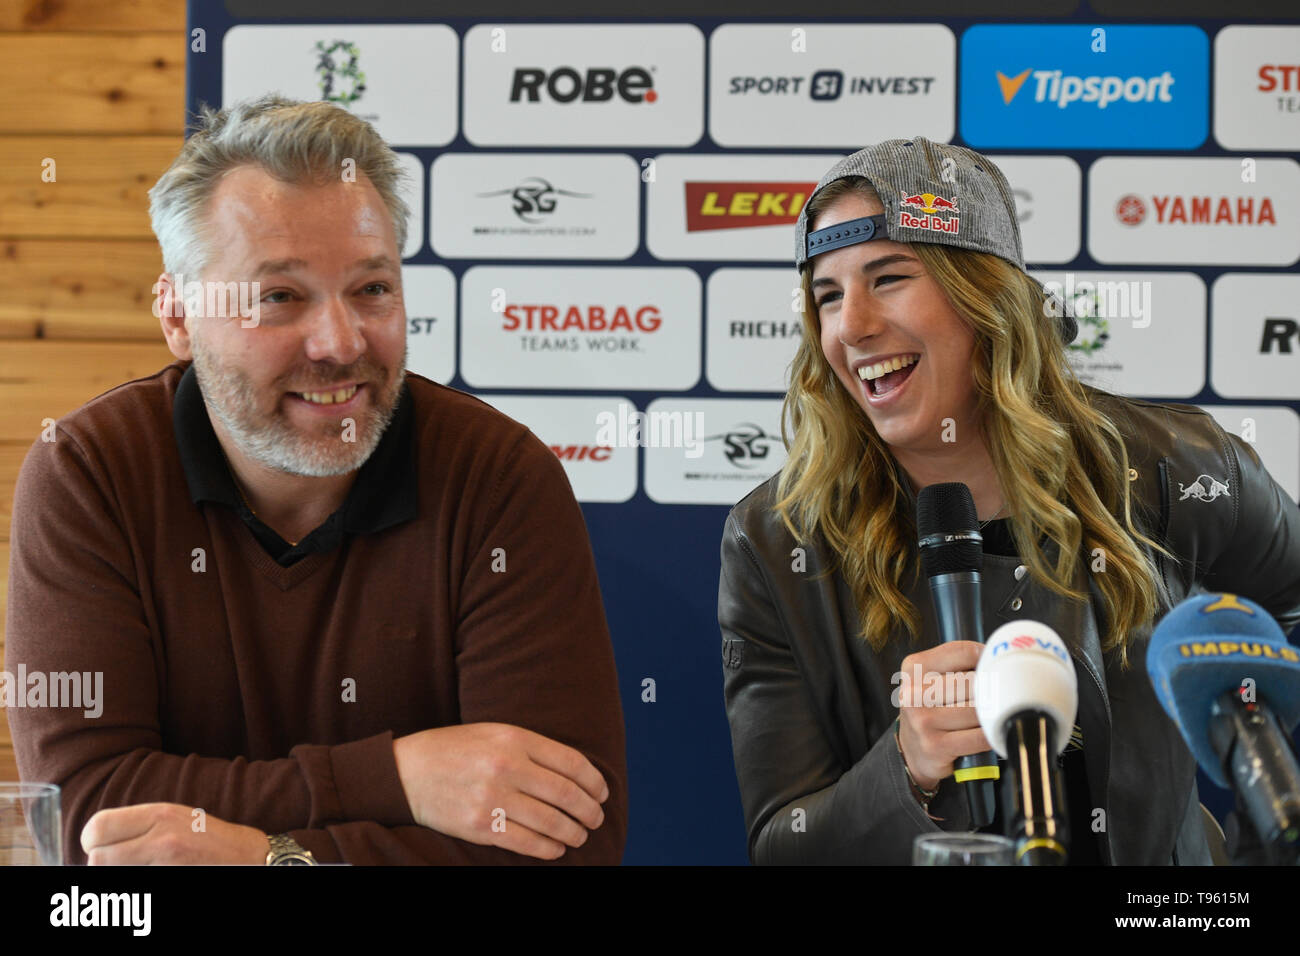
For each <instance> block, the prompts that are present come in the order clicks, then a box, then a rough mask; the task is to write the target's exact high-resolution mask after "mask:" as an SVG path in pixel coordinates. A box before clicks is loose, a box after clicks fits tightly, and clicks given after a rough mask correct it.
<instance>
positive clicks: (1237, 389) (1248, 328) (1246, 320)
mask: <svg viewBox="0 0 1300 956" xmlns="http://www.w3.org/2000/svg"><path fill="white" fill-rule="evenodd" d="M1210 315H1211V316H1212V321H1213V335H1211V339H1212V341H1213V343H1214V344H1213V347H1212V348H1213V351H1212V352H1211V356H1210V359H1211V361H1210V382H1211V384H1213V386H1214V390H1215V391H1216V392H1218V393H1219V394H1220V395H1222V396H1223V397H1225V398H1287V399H1291V400H1293V401H1300V276H1294V275H1258V274H1252V273H1240V272H1230V273H1226V274H1225V275H1221V276H1219V278H1218V279H1216V280H1215V282H1214V285H1213V287H1212V288H1211V290H1210Z"/></svg>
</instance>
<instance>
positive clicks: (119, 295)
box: [0, 238, 162, 342]
mask: <svg viewBox="0 0 1300 956" xmlns="http://www.w3.org/2000/svg"><path fill="white" fill-rule="evenodd" d="M161 271H162V253H161V252H159V250H158V244H157V243H156V242H155V241H154V240H153V239H152V238H150V239H147V240H146V239H128V240H111V239H108V240H103V239H84V240H83V239H14V240H10V241H8V242H0V289H18V288H23V289H25V290H26V294H25V295H23V296H17V297H13V298H10V297H8V296H0V338H32V337H33V336H35V335H38V334H39V335H41V336H43V337H44V338H49V339H55V338H80V339H135V340H140V341H145V342H158V341H161V337H162V332H161V331H160V329H159V326H158V320H157V319H156V318H155V317H154V314H153V299H154V295H153V284H154V282H155V281H157V278H158V274H159V273H160V272H161Z"/></svg>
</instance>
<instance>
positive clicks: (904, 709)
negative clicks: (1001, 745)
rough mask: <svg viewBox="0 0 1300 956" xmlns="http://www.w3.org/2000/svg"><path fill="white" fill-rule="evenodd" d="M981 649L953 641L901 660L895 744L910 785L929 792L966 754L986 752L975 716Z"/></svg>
mask: <svg viewBox="0 0 1300 956" xmlns="http://www.w3.org/2000/svg"><path fill="white" fill-rule="evenodd" d="M983 650H984V645H983V644H980V643H978V642H976V641H953V642H951V643H949V644H940V645H938V646H937V647H932V648H930V649H929V650H925V651H919V652H917V653H915V654H909V655H907V657H905V658H903V664H902V668H903V670H902V675H901V682H900V684H899V693H898V701H899V732H898V741H899V745H900V746H901V747H902V750H903V760H905V761H906V762H907V768H908V770H910V771H911V772H912V779H913V780H915V781H916V783H917V785H918V786H920V787H923V788H924V789H926V790H933V789H934V788H935V787H937V786H939V781H941V780H943V778H944V777H947V776H948V775H949V774H951V773H952V771H953V761H955V760H956V759H957V758H958V757H963V756H965V755H966V754H978V753H983V752H984V751H986V750H992V749H993V748H992V747H991V746H990V745H989V740H988V737H986V736H985V735H984V731H983V730H981V729H980V722H979V718H978V717H976V716H975V706H974V703H973V701H974V690H975V665H976V663H977V662H978V661H979V657H980V654H981V653H982V652H983Z"/></svg>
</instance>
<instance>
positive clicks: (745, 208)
mask: <svg viewBox="0 0 1300 956" xmlns="http://www.w3.org/2000/svg"><path fill="white" fill-rule="evenodd" d="M842 158H843V157H842V155H839V154H829V153H828V154H817V155H812V156H747V155H732V156H716V155H714V156H702V155H694V154H683V153H666V154H661V155H659V156H656V157H654V159H653V164H654V165H653V167H652V168H653V171H654V179H653V180H651V181H649V182H647V183H646V245H647V247H648V248H649V249H650V252H651V253H652V254H653V255H654V256H656V257H657V258H659V259H689V260H699V259H706V260H707V259H720V260H728V259H736V260H759V261H779V262H789V263H791V264H793V263H794V223H795V221H796V220H797V219H798V216H799V210H800V209H802V208H803V205H804V203H805V202H807V200H808V195H809V194H810V193H811V192H812V190H813V187H815V186H816V185H817V182H818V180H820V179H821V177H822V174H823V173H825V172H826V171H827V170H828V169H830V168H831V167H832V166H833V165H835V163H836V162H837V161H838V160H840V159H842Z"/></svg>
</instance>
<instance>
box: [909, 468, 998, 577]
mask: <svg viewBox="0 0 1300 956" xmlns="http://www.w3.org/2000/svg"><path fill="white" fill-rule="evenodd" d="M916 530H917V533H918V535H919V537H920V540H921V541H925V540H926V539H927V538H929V537H931V536H933V535H943V534H969V533H971V532H974V533H975V534H978V533H979V518H978V515H977V513H976V511H975V499H974V498H972V497H971V493H970V489H969V488H967V487H966V485H965V484H963V483H962V482H960V481H948V482H944V483H942V484H938V485H926V486H925V487H924V488H922V489H921V492H920V494H918V495H917V496H916ZM983 566H984V550H983V548H982V547H981V545H980V542H979V541H977V540H975V539H973V538H962V539H959V540H955V541H943V542H939V543H933V544H928V545H927V546H925V547H922V548H921V567H922V569H923V570H924V571H925V576H926V577H929V578H932V577H934V576H935V575H936V574H951V573H953V572H956V571H979V570H980V569H981V568H982V567H983Z"/></svg>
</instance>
